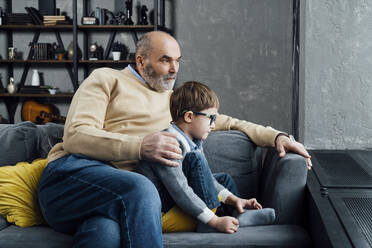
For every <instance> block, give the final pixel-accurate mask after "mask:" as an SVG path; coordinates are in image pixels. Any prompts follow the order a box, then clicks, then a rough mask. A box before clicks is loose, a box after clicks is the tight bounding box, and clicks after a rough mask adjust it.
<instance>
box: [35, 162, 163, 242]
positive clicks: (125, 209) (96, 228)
mask: <svg viewBox="0 0 372 248" xmlns="http://www.w3.org/2000/svg"><path fill="white" fill-rule="evenodd" d="M38 197H39V203H40V208H41V211H42V213H43V216H44V218H45V220H46V221H47V223H48V224H49V225H50V226H52V227H53V228H54V229H55V230H57V231H59V232H63V233H68V234H74V247H79V248H80V247H100V248H102V247H110V248H113V247H163V240H162V229H161V212H160V210H161V202H160V199H159V195H158V192H157V190H156V188H155V186H154V185H153V184H152V182H151V181H150V180H148V179H147V178H146V177H144V176H142V175H140V174H137V173H133V172H129V171H124V170H118V169H116V168H113V167H112V166H111V165H108V164H105V163H103V162H101V161H96V160H91V159H88V158H85V157H82V156H78V155H69V156H65V157H62V158H60V159H57V160H55V161H53V162H51V163H49V164H48V166H47V167H46V168H45V170H44V172H43V175H42V178H41V180H40V184H39V188H38Z"/></svg>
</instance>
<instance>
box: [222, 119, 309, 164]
mask: <svg viewBox="0 0 372 248" xmlns="http://www.w3.org/2000/svg"><path fill="white" fill-rule="evenodd" d="M215 130H239V131H242V132H244V133H245V134H246V135H247V136H248V137H249V138H250V139H251V140H252V141H253V142H254V143H255V144H256V145H258V146H263V147H275V148H276V149H277V151H278V152H279V156H280V157H284V156H285V154H286V152H294V153H298V154H299V155H301V156H303V157H304V158H306V160H307V164H308V168H309V169H310V168H311V166H312V163H311V160H310V155H309V153H308V152H307V151H306V149H305V147H304V146H303V145H302V144H301V143H299V142H296V141H294V140H291V139H290V136H289V135H287V134H286V133H284V132H280V131H278V130H275V129H273V128H272V127H264V126H261V125H257V124H254V123H252V122H248V121H244V120H239V119H236V118H232V117H230V116H227V115H221V114H220V115H218V116H217V119H216V128H215Z"/></svg>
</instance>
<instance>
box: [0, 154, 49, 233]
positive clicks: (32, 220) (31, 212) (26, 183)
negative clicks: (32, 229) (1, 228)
mask: <svg viewBox="0 0 372 248" xmlns="http://www.w3.org/2000/svg"><path fill="white" fill-rule="evenodd" d="M46 164H47V159H36V160H34V161H33V162H32V163H31V164H29V163H27V162H19V163H17V164H16V165H15V166H4V167H0V214H1V215H3V216H4V217H5V218H6V220H7V221H8V222H11V223H15V224H16V225H17V226H20V227H27V226H32V225H37V224H42V223H45V221H44V219H43V216H42V214H41V212H40V207H39V202H38V199H37V186H38V184H39V181H40V177H41V174H42V172H43V170H44V168H45V166H46Z"/></svg>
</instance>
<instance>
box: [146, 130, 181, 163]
mask: <svg viewBox="0 0 372 248" xmlns="http://www.w3.org/2000/svg"><path fill="white" fill-rule="evenodd" d="M179 146H180V145H179V143H178V141H177V139H176V135H175V134H172V133H169V132H157V133H153V134H149V135H146V136H145V137H144V138H143V140H142V143H141V149H140V154H141V159H143V160H147V161H153V162H159V163H162V164H165V165H168V166H178V162H177V161H172V160H170V159H174V160H180V159H182V155H181V154H182V151H181V148H180V147H179Z"/></svg>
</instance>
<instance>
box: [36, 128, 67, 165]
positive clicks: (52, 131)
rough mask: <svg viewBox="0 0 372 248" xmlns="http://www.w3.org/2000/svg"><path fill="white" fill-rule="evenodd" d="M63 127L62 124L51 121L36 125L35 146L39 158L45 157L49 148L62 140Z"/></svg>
mask: <svg viewBox="0 0 372 248" xmlns="http://www.w3.org/2000/svg"><path fill="white" fill-rule="evenodd" d="M63 128H64V126H63V125H61V124H56V123H53V122H48V123H46V124H45V125H37V148H38V153H39V157H40V158H46V157H47V156H48V153H49V151H50V149H52V147H53V146H54V145H55V144H56V143H59V142H61V141H62V137H63Z"/></svg>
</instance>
